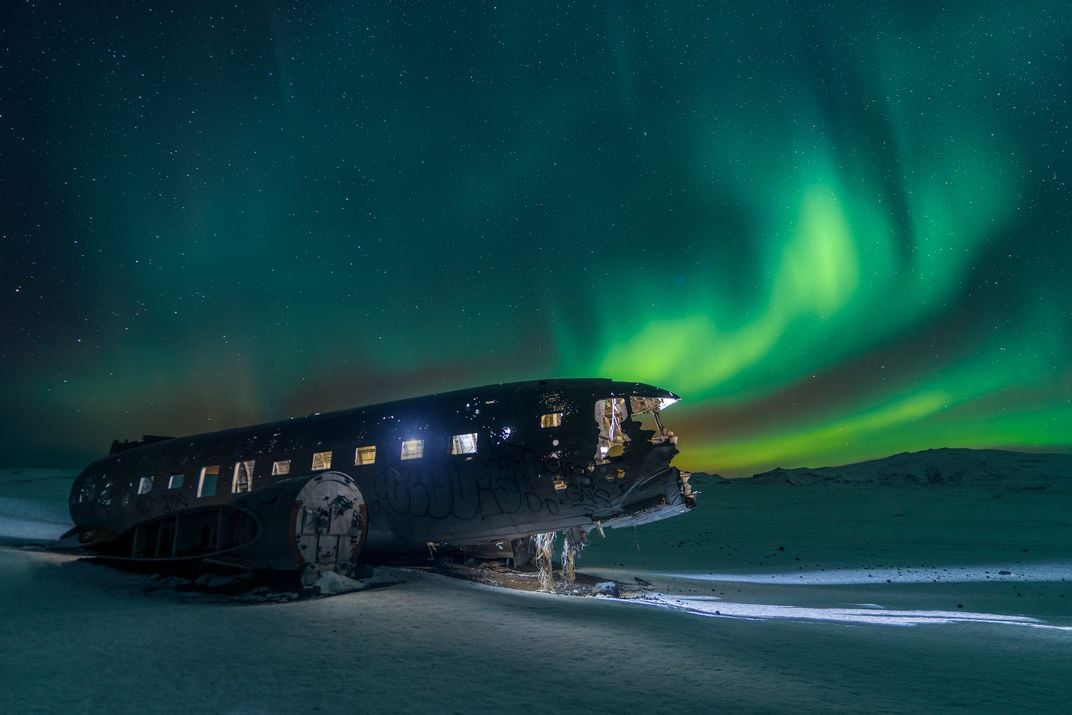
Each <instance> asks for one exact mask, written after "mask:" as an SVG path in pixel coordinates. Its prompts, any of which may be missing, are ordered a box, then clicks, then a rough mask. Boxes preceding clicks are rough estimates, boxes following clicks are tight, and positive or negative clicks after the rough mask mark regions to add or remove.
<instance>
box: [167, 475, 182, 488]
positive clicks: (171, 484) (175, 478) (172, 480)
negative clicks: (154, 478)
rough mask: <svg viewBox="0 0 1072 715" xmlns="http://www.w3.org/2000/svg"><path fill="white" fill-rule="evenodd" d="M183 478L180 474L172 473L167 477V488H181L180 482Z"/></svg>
mask: <svg viewBox="0 0 1072 715" xmlns="http://www.w3.org/2000/svg"><path fill="white" fill-rule="evenodd" d="M183 481H185V478H184V477H183V475H181V474H172V475H171V476H170V477H168V482H167V488H168V489H182V483H183Z"/></svg>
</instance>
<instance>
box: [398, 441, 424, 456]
mask: <svg viewBox="0 0 1072 715" xmlns="http://www.w3.org/2000/svg"><path fill="white" fill-rule="evenodd" d="M423 456H424V440H423V439H407V440H405V441H404V442H402V459H420V458H421V457H423Z"/></svg>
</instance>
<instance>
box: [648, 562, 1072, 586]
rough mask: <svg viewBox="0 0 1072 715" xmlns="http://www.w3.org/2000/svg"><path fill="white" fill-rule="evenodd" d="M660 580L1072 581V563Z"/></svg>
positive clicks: (687, 575) (799, 582) (792, 582)
mask: <svg viewBox="0 0 1072 715" xmlns="http://www.w3.org/2000/svg"><path fill="white" fill-rule="evenodd" d="M651 576H653V577H658V578H673V579H685V580H688V581H720V582H723V583H754V584H774V585H779V586H792V585H807V586H835V585H847V584H873V583H886V582H887V581H888V582H890V583H984V582H986V581H1072V563H1055V564H1023V565H1016V566H1007V565H990V566H945V567H941V568H939V567H919V568H912V567H907V566H905V567H896V566H891V567H885V568H857V569H829V570H824V571H814V570H813V571H796V572H790V573H762V574H761V573H751V574H731V573H696V572H685V573H669V572H657V573H652V574H651Z"/></svg>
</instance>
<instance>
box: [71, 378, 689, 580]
mask: <svg viewBox="0 0 1072 715" xmlns="http://www.w3.org/2000/svg"><path fill="white" fill-rule="evenodd" d="M677 399H678V398H677V396H676V395H674V394H673V393H671V392H668V391H666V390H663V389H660V388H657V387H653V386H651V385H645V384H642V383H632V382H615V381H611V380H606V379H572V380H540V381H532V382H519V383H512V384H503V385H489V386H486V387H479V388H473V389H469V390H460V391H457V392H450V393H444V394H437V395H429V396H425V397H415V398H411V399H406V400H399V401H396V402H389V403H383V404H379V405H373V406H368V407H358V408H354V409H349V410H342V411H339V412H332V413H324V414H314V415H310V416H308V417H304V418H300V419H290V420H286V421H282V422H274V423H269V424H263V425H256V426H253V427H244V428H240V429H231V430H226V431H222V432H211V433H207V434H201V435H195V436H191V437H181V438H160V437H146V438H145V439H143V440H142V441H140V442H134V443H118V442H117V443H115V444H113V447H112V453H111V454H110V455H109V456H107V457H104V458H102V459H99V460H97V461H95V462H93V463H92V464H90V465H89V466H88V467H86V469H85V470H84V471H83V472H82V473H81V474H80V475H79V477H78V478H77V479H76V480H75V483H74V486H73V488H72V491H71V496H70V509H71V516H72V519H73V521H74V524H75V527H74V529H72V533H74V532H77V533H78V534H79V538H80V540H81V542H82V543H83V545H84V546H85V548H87V549H88V550H90V551H92V552H94V553H97V554H99V555H102V556H107V557H110V558H116V559H124V560H132V561H141V562H169V561H189V562H197V561H200V562H210V563H217V564H228V565H233V566H238V567H245V568H252V569H269V570H283V571H296V572H297V573H299V575H301V576H302V578H303V581H304V580H307V579H308V578H310V577H315V576H316V575H317V574H319V573H321V572H324V571H336V572H340V573H343V574H347V573H351V572H352V571H353V569H354V567H355V566H356V565H357V564H358V563H359V561H368V562H383V561H385V560H389V559H391V558H395V557H399V556H404V555H412V554H414V553H425V554H427V553H428V551H429V549H430V548H431V549H432V550H438V551H440V552H442V551H443V550H444V549H452V548H453V549H458V550H462V551H468V552H471V553H474V554H480V553H481V552H490V553H492V554H494V553H497V552H502V553H506V554H510V553H512V552H513V551H515V550H516V549H519V548H520V549H522V550H523V549H524V544H526V543H528V542H529V539H530V537H532V536H533V535H535V534H546V533H547V532H556V531H571V530H572V533H574V534H578V533H582V534H583V533H587V532H588V531H590V530H592V529H602V528H613V527H621V526H634V525H637V524H644V523H647V522H651V521H655V520H658V519H663V518H666V517H669V516H673V515H675V514H679V513H682V512H684V511H687V510H688V509H690V508H692V506H693V505H694V498H693V495H692V492H691V489H690V488H689V485H688V475H687V474H682V473H681V472H680V471H679V470H678V469H677V468H676V467H673V466H671V464H670V462H671V460H672V459H673V457H674V455H676V454H677V446H676V444H677V438H676V437H675V436H674V434H673V433H672V432H670V431H669V430H667V429H666V428H665V427H664V426H663V423H662V419H661V415H660V412H661V410H662V409H663V408H664V407H666V406H667V405H669V404H671V403H673V402H675V401H676V400H677Z"/></svg>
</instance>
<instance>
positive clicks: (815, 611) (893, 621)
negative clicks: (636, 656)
mask: <svg viewBox="0 0 1072 715" xmlns="http://www.w3.org/2000/svg"><path fill="white" fill-rule="evenodd" d="M628 602H629V603H639V604H643V605H648V606H657V607H661V608H671V609H674V610H679V611H686V612H688V613H694V614H697V615H701V616H716V617H719V616H721V617H726V618H742V619H747V620H774V619H781V620H798V621H826V622H830V621H834V622H838V623H854V624H869V625H883V626H919V625H934V624H943V623H987V624H999V625H1010V626H1025V627H1028V628H1045V629H1048V630H1056V631H1065V632H1072V626H1053V625H1049V624H1047V623H1043V622H1041V621H1039V620H1038V619H1036V618H1029V617H1027V616H1006V615H1001V614H996V613H973V612H966V611H909V610H886V609H883V608H881V607H879V608H875V607H873V605H871V604H867V605H866V606H865V607H863V608H812V607H806V606H777V605H772V604H763V603H733V602H727V601H720V600H718V599H715V598H703V597H700V598H695V597H681V596H674V595H670V594H651V595H649V596H646V597H644V598H638V599H633V600H630V601H628Z"/></svg>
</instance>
